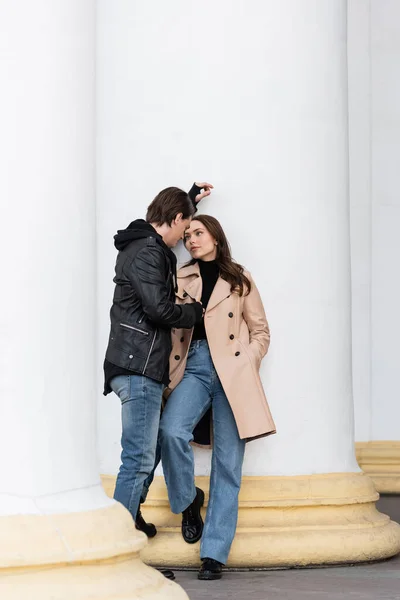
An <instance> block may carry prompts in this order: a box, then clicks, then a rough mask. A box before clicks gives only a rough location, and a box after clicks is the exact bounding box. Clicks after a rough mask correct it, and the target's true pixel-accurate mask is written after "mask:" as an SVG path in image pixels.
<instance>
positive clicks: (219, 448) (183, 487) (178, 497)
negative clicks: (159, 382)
mask: <svg viewBox="0 0 400 600" xmlns="http://www.w3.org/2000/svg"><path fill="white" fill-rule="evenodd" d="M243 401H245V398H244V399H243ZM210 407H212V411H213V432H214V441H213V453H212V463H211V478H210V498H209V502H208V508H207V516H206V520H205V525H204V531H203V536H202V540H201V548H200V556H201V558H206V557H207V558H213V559H214V560H218V561H219V562H221V563H223V564H225V563H226V561H227V559H228V555H229V551H230V548H231V545H232V541H233V538H234V536H235V531H236V525H237V517H238V496H239V490H240V484H241V479H242V464H243V458H244V449H245V441H244V440H241V439H240V438H239V434H238V430H237V426H236V422H235V418H234V416H233V413H232V410H231V407H230V405H229V402H228V399H227V397H226V395H225V392H224V390H223V388H222V385H221V382H220V380H219V378H218V375H217V373H216V371H215V368H214V365H213V362H212V359H211V355H210V351H209V348H208V344H207V341H206V340H196V341H194V342H192V344H191V346H190V349H189V354H188V361H187V365H186V370H185V374H184V377H183V379H182V381H181V383H180V384H179V385H178V386H177V387H176V389H175V390H174V391H173V392H172V394H171V395H170V397H169V398H168V401H167V405H166V408H165V410H164V412H163V415H162V418H161V423H160V443H161V457H162V463H163V469H164V476H165V480H166V483H167V487H168V496H169V501H170V505H171V509H172V512H174V513H180V512H183V511H184V510H185V509H186V508H187V507H188V506H189V504H190V503H191V502H193V500H194V498H195V496H196V488H195V482H194V455H193V449H192V447H191V445H190V441H191V440H192V439H193V429H194V427H195V426H196V424H197V423H198V422H199V421H200V419H201V417H202V416H203V415H204V414H205V413H206V411H207V410H208V409H209V408H210Z"/></svg>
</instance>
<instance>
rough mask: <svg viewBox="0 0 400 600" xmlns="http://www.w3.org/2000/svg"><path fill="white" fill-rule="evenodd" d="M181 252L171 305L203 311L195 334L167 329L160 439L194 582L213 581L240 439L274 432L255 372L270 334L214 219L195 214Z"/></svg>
mask: <svg viewBox="0 0 400 600" xmlns="http://www.w3.org/2000/svg"><path fill="white" fill-rule="evenodd" d="M185 246H186V248H187V250H188V251H189V252H190V254H191V256H192V260H191V261H190V262H189V263H188V264H187V265H186V266H184V267H183V268H181V269H180V270H179V271H178V291H177V302H178V303H180V304H188V303H192V302H196V301H201V302H202V304H203V308H204V309H205V313H204V319H203V321H202V322H201V323H200V324H198V325H196V326H195V327H194V328H192V329H186V330H185V329H175V330H172V338H173V350H172V354H171V360H170V378H171V382H170V384H169V387H168V388H167V390H166V392H167V393H166V396H167V397H168V400H167V402H166V407H165V410H164V413H163V415H162V418H161V423H160V438H159V439H160V443H161V455H162V462H163V469H164V475H165V480H166V483H167V486H168V494H169V500H170V504H171V509H172V512H174V513H176V514H178V513H182V535H183V538H184V540H185V541H186V542H187V543H189V544H193V543H195V542H197V541H198V540H199V539H200V538H201V537H202V542H201V548H200V557H201V560H202V566H201V568H200V571H199V575H198V576H199V579H219V578H220V577H221V575H222V572H221V571H222V569H221V568H222V566H223V565H224V564H225V563H226V561H227V558H228V555H229V551H230V547H231V544H232V541H233V538H234V535H235V531H236V524H237V516H238V495H239V490H240V485H241V476H242V463H243V456H244V449H245V443H246V442H247V441H250V440H253V439H256V438H259V437H262V436H265V435H268V434H271V433H275V425H274V422H273V419H272V416H271V413H270V411H269V408H268V404H267V401H266V398H265V395H264V391H263V388H262V384H261V380H260V376H259V368H260V363H261V360H262V358H263V357H264V356H265V354H266V353H267V350H268V346H269V339H270V336H269V328H268V323H267V319H266V317H265V312H264V308H263V304H262V301H261V298H260V294H259V292H258V290H257V288H256V286H255V284H254V281H253V280H252V278H251V276H250V274H249V273H248V272H246V271H245V270H244V269H243V267H242V266H240V265H238V264H237V263H235V262H234V261H233V260H232V257H231V252H230V248H229V244H228V241H227V239H226V236H225V234H224V231H223V229H222V227H221V225H220V224H219V222H218V221H217V219H215V218H214V217H210V216H206V215H199V216H196V217H195V218H194V219H193V220H192V222H191V225H190V227H189V229H188V230H186V232H185ZM210 409H211V411H212V430H211V433H212V445H213V453H212V467H211V479H210V498H209V503H208V509H207V516H206V520H205V525H204V531H203V521H202V518H201V515H200V509H201V507H202V505H203V503H204V493H203V491H202V490H200V489H199V488H196V487H195V484H194V456H193V450H192V448H191V445H190V442H192V441H193V440H194V441H195V442H200V443H202V444H203V445H208V447H209V445H210V435H209V434H210V427H209V425H210V419H209V416H210ZM207 422H208V428H207ZM193 432H194V433H193ZM207 434H208V435H207ZM207 438H208V439H207Z"/></svg>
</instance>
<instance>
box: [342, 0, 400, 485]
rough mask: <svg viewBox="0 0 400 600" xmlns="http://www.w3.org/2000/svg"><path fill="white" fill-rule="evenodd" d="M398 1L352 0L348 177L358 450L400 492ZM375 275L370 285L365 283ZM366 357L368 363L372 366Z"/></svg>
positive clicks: (374, 473)
mask: <svg viewBox="0 0 400 600" xmlns="http://www.w3.org/2000/svg"><path fill="white" fill-rule="evenodd" d="M399 18H400V6H399V4H398V2H396V1H393V0H384V1H382V2H380V1H378V0H370V1H369V2H361V1H359V0H352V1H351V2H350V25H351V24H352V32H353V47H350V50H352V52H351V53H350V54H349V56H350V65H351V64H352V65H353V70H352V71H351V72H350V75H351V76H352V77H350V92H351V91H352V90H353V93H352V95H350V98H353V104H352V103H350V111H349V112H350V123H351V122H352V121H353V124H354V126H353V130H352V138H351V139H352V142H353V143H352V154H351V155H350V156H351V162H350V174H351V180H352V189H351V205H352V210H353V215H352V217H353V223H352V226H353V230H352V261H353V264H352V267H353V269H352V274H353V334H354V339H353V359H354V400H355V416H356V440H357V441H358V442H359V443H358V444H357V455H358V459H359V463H360V466H361V467H362V468H363V470H364V471H365V472H367V473H368V474H369V475H370V476H371V477H372V478H373V481H374V483H375V485H376V487H377V489H378V491H379V492H389V493H399V491H400V428H399V425H398V423H399V419H400V409H399V406H398V401H397V398H398V394H399V391H400V387H399V380H398V360H397V355H398V351H397V346H398V338H399V334H400V318H399V316H398V314H399V313H398V304H399V300H400V286H399V282H398V278H397V277H396V275H395V273H396V270H397V262H398V256H399V252H400V242H399V236H398V229H399V226H400V203H399V194H398V191H397V159H396V157H397V155H398V146H399V133H400V110H399V97H400V86H399V83H398V78H397V77H396V74H397V70H398V55H399V51H400V42H399V39H400V38H399V34H400V25H399V23H400V21H399ZM368 278H369V283H367V280H368ZM368 354H369V357H370V366H368V364H367V360H368V358H367V357H368Z"/></svg>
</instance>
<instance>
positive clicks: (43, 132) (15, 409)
mask: <svg viewBox="0 0 400 600" xmlns="http://www.w3.org/2000/svg"><path fill="white" fill-rule="evenodd" d="M94 9H95V3H94V1H86V2H82V1H81V0H59V1H58V2H57V3H55V2H52V1H51V0H39V1H37V2H30V1H28V0H24V1H21V2H12V1H11V0H10V1H3V2H1V3H0V79H1V81H2V82H3V83H4V82H7V84H6V85H3V86H2V93H1V98H0V103H1V110H0V131H1V136H0V165H1V168H2V174H1V177H0V197H1V201H2V217H1V224H2V234H1V236H0V244H1V248H0V255H1V257H2V281H3V287H2V294H1V296H0V303H1V304H0V332H1V356H0V361H1V377H0V398H1V405H0V407H1V408H0V410H1V414H0V473H1V478H0V514H10V513H18V512H28V513H30V512H33V513H37V512H64V511H70V510H71V511H75V510H85V509H86V508H89V507H90V508H96V507H99V506H104V505H106V504H108V503H109V500H108V499H107V498H106V496H105V494H104V492H102V490H101V488H100V487H99V475H98V465H97V457H96V435H95V418H94V411H95V397H94V394H95V390H94V385H93V382H94V371H95V366H94V340H95V314H94V306H95V284H96V280H95V269H94V265H95V198H94V184H95V173H94V48H95V45H94V25H95V19H94ZM4 209H5V210H4Z"/></svg>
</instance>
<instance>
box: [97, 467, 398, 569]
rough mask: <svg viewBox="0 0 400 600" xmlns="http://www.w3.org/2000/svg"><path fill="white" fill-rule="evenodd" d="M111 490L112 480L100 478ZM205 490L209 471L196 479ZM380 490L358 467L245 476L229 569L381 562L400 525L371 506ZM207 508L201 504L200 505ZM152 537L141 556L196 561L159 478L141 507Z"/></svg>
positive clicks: (392, 549)
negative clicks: (319, 472) (152, 530)
mask: <svg viewBox="0 0 400 600" xmlns="http://www.w3.org/2000/svg"><path fill="white" fill-rule="evenodd" d="M103 484H104V486H105V489H106V491H107V493H108V494H110V495H112V491H113V487H114V478H113V477H110V476H105V477H103ZM196 484H197V485H198V486H199V487H201V488H202V489H204V490H205V492H206V506H207V498H208V487H209V481H208V478H207V477H198V478H196ZM377 499H378V494H377V493H376V490H375V488H374V486H373V483H372V481H371V480H370V479H369V478H368V477H366V476H365V475H364V474H363V473H334V474H326V475H304V476H297V477H244V478H243V483H242V489H241V492H240V503H239V521H238V529H237V534H236V537H235V541H234V543H233V546H232V551H231V554H230V557H229V562H228V566H230V567H282V566H292V567H295V566H307V565H308V566H311V565H320V564H334V563H355V562H364V561H372V560H380V559H384V558H388V557H390V556H394V555H395V554H397V553H399V552H400V526H399V525H398V524H397V523H394V522H392V521H391V520H390V519H389V517H387V516H386V515H383V514H381V513H379V512H378V511H377V510H376V507H375V502H376V501H377ZM206 506H205V508H206ZM143 514H144V516H145V518H146V519H147V520H148V521H151V522H153V523H155V524H156V526H157V528H158V532H159V533H158V535H157V536H156V537H155V538H154V539H153V540H150V542H149V544H148V546H147V547H146V549H145V550H144V552H143V554H142V556H143V560H144V561H145V562H147V563H148V564H151V565H157V566H177V567H179V566H182V567H192V566H193V567H195V566H198V564H199V560H200V559H199V544H195V545H194V546H191V545H188V544H185V542H184V541H183V539H182V537H181V533H180V522H181V519H180V515H173V514H172V513H171V512H170V509H169V504H168V498H167V491H166V488H165V484H164V481H163V478H162V477H157V478H156V479H155V481H154V483H153V485H152V488H151V494H149V497H148V500H147V502H146V504H145V506H144V508H143Z"/></svg>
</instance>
